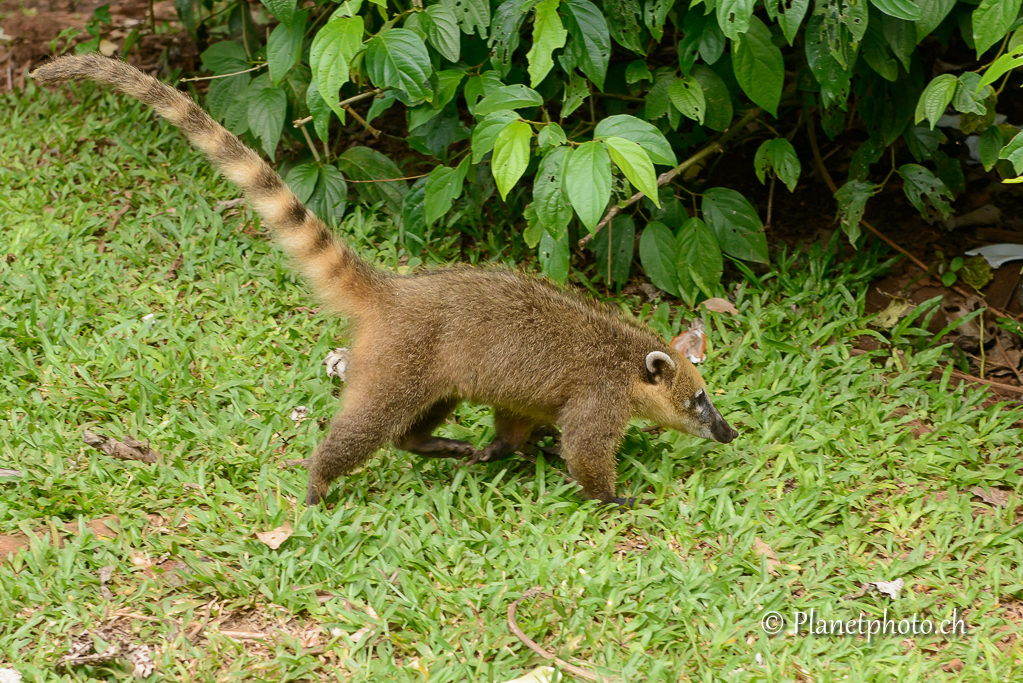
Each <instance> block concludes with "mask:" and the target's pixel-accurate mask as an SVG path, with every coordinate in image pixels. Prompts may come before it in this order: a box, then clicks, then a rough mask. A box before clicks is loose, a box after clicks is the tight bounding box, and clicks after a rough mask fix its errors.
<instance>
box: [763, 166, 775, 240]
mask: <svg viewBox="0 0 1023 683" xmlns="http://www.w3.org/2000/svg"><path fill="white" fill-rule="evenodd" d="M777 179H778V176H776V175H775V174H774V172H773V171H772V172H771V189H770V190H768V192H767V221H766V222H765V223H764V230H767V229H768V228H769V227H771V208H772V206H773V205H774V181H776V180H777Z"/></svg>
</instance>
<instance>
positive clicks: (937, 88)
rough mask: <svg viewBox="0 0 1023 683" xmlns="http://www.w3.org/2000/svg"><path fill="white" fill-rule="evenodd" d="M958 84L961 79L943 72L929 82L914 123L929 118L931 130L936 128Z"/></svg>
mask: <svg viewBox="0 0 1023 683" xmlns="http://www.w3.org/2000/svg"><path fill="white" fill-rule="evenodd" d="M958 84H959V81H958V80H957V79H956V77H955V76H953V75H952V74H941V75H940V76H938V77H936V78H935V79H934V80H932V81H931V82H930V83H928V84H927V87H926V88H924V91H923V93H922V94H921V95H920V99H919V101H918V102H917V105H916V116H915V117H914V123H920V122H921V121H923V120H924V119H927V122H928V123H930V124H931V130H934V124H936V123H937V122H938V119H940V118H941V116H942V115H943V114H944V113H945V108H946V107H948V105H949V104H950V103H951V102H952V96H953V95H955V91H956V87H958Z"/></svg>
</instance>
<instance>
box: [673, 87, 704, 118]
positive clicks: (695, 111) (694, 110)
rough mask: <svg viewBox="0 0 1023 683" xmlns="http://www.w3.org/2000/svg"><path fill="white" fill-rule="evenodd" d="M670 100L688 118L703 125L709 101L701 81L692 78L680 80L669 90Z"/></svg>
mask: <svg viewBox="0 0 1023 683" xmlns="http://www.w3.org/2000/svg"><path fill="white" fill-rule="evenodd" d="M668 98H669V99H671V103H672V104H674V105H675V107H676V108H677V109H678V110H679V111H680V112H682V114H683V115H685V117H686V118H690V119H693V120H694V121H698V122H699V123H700V125H703V117H704V113H705V112H706V110H707V100H706V98H705V96H704V94H703V87H701V86H700V83H699V81H697V80H696V79H695V78H693V77H692V76H686V77H685V78H680V79H678V80H677V81H675V82H674V83H672V84H671V86H670V87H669V88H668Z"/></svg>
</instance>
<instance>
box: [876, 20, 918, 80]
mask: <svg viewBox="0 0 1023 683" xmlns="http://www.w3.org/2000/svg"><path fill="white" fill-rule="evenodd" d="M881 32H882V33H884V37H885V40H887V41H888V46H889V47H891V49H892V53H893V54H894V55H895V56H896V57H897V58H898V60H899V61H900V62H902V68H903V69H905V70H906V73H909V71H910V66H911V65H910V58H911V57H912V56H913V52H914V51H915V50H916V25H915V24H913V23H911V22H908V21H905V20H903V19H896V18H894V17H890V16H888V15H887V14H885V15H882V16H881Z"/></svg>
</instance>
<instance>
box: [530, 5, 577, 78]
mask: <svg viewBox="0 0 1023 683" xmlns="http://www.w3.org/2000/svg"><path fill="white" fill-rule="evenodd" d="M560 3H561V0H542V1H541V2H540V3H538V4H537V5H536V9H535V10H534V15H533V46H532V47H531V48H530V49H529V52H528V53H526V63H527V64H528V65H529V67H528V70H529V84H530V85H532V86H533V87H534V88H535V87H536V86H537V85H539V84H540V81H542V80H543V79H544V78H546V77H547V74H548V73H550V70H551V69H552V68H553V67H554V57H553V55H554V51H555V50H557V49H559V48H562V47H565V38H566V37H567V36H568V31H566V30H565V27H564V26H563V25H562V23H561V17H560V16H558V5H559V4H560Z"/></svg>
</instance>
